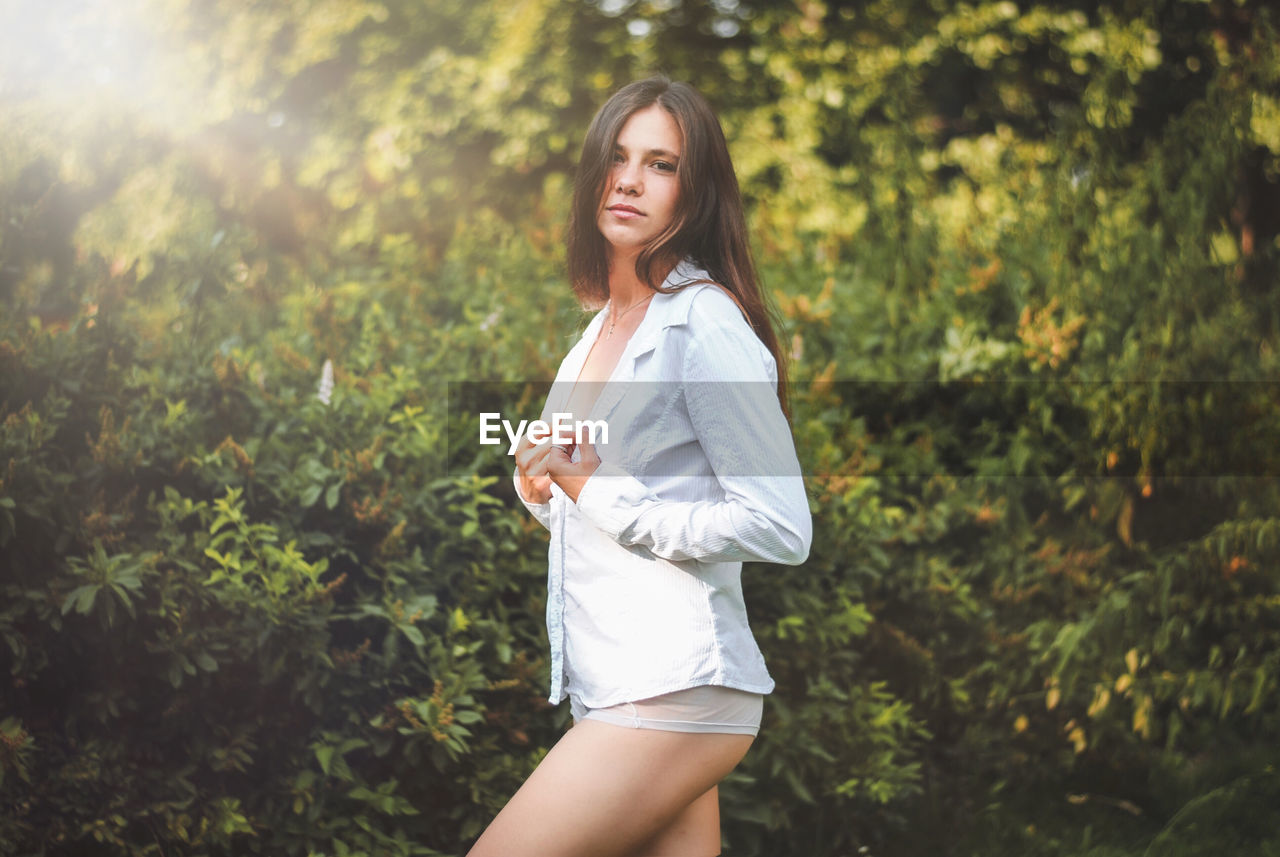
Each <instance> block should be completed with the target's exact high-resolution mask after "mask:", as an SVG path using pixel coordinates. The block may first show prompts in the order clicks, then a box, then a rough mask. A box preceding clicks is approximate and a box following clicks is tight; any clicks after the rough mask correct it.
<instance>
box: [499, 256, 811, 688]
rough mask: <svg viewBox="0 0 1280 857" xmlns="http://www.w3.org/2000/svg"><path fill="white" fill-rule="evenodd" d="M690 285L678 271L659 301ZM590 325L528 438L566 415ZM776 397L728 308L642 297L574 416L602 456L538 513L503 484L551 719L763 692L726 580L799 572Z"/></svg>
mask: <svg viewBox="0 0 1280 857" xmlns="http://www.w3.org/2000/svg"><path fill="white" fill-rule="evenodd" d="M704 278H707V274H706V272H705V271H702V270H700V269H698V268H697V267H696V266H695V265H693V264H692V263H691V262H688V261H686V262H685V263H682V264H681V265H679V266H677V267H676V269H675V270H674V271H672V273H671V275H670V276H668V278H667V281H666V283H665V285H667V286H673V285H680V284H682V283H690V282H692V281H696V280H699V279H704ZM606 314H607V309H606V310H601V311H600V312H599V313H597V314H596V316H595V318H594V319H592V321H591V323H590V325H589V326H588V327H587V329H586V331H585V332H584V333H583V335H582V338H581V339H580V340H579V341H578V342H577V344H576V345H574V347H573V348H572V349H571V350H570V351H569V353H568V354H567V355H566V356H565V358H564V361H563V362H562V363H561V364H560V369H559V371H558V372H557V374H556V380H555V383H554V384H553V385H552V389H551V392H550V394H549V395H548V397H547V404H546V408H545V409H544V411H543V417H542V418H543V419H544V420H547V421H550V419H551V414H553V413H555V412H556V411H557V410H561V411H563V410H565V403H566V402H567V400H568V397H569V395H570V392H571V390H572V387H573V384H574V382H575V381H576V379H577V378H578V376H579V374H580V372H581V370H582V367H583V364H584V363H585V361H586V358H587V353H588V351H589V350H590V348H591V344H592V343H593V342H594V341H595V338H596V336H597V335H598V334H599V333H600V329H601V327H602V325H603V323H604V321H605V317H606ZM776 390H777V368H776V365H775V363H774V359H773V356H772V355H771V354H770V353H769V350H768V349H767V348H765V346H764V344H763V343H761V342H760V340H759V339H758V338H757V337H756V335H755V333H754V332H753V331H752V330H751V328H750V326H749V325H748V324H747V322H746V320H745V319H744V318H743V316H742V314H741V313H740V311H739V310H738V308H737V306H736V305H735V303H734V302H733V300H732V299H731V298H730V297H729V296H728V295H727V293H725V292H724V291H723V290H721V289H719V288H718V287H716V286H714V285H711V284H710V283H697V282H692V284H690V285H686V286H684V287H683V288H681V289H680V291H678V292H675V293H673V294H663V293H657V294H655V295H654V297H653V299H652V300H651V301H650V302H649V306H648V308H647V309H646V310H645V316H644V318H643V320H642V321H641V322H640V325H639V326H638V327H637V329H636V331H635V333H634V334H633V335H632V337H631V340H630V341H629V342H628V343H627V346H626V349H625V350H624V351H623V353H622V356H621V357H620V358H619V359H618V364H617V366H616V368H615V369H614V370H613V374H612V375H611V376H610V378H609V381H608V382H607V383H606V384H605V385H604V386H603V387H602V392H601V393H600V395H599V398H598V399H597V400H596V403H595V405H594V407H593V408H592V409H591V412H590V415H589V417H590V418H591V419H593V420H594V419H604V420H606V421H607V423H608V426H609V433H610V438H609V443H607V444H597V445H596V451H597V453H598V454H599V455H600V458H601V465H600V467H599V468H598V469H597V470H596V471H595V473H594V474H592V476H591V478H590V479H588V480H587V483H586V485H585V486H584V487H583V489H582V491H581V493H580V494H579V497H578V502H577V503H574V502H573V501H572V500H570V499H569V497H568V496H567V495H566V494H565V493H564V492H563V491H562V490H561V489H560V487H559V486H558V485H555V484H554V483H553V484H552V487H551V499H550V500H549V501H548V502H546V503H541V504H536V503H530V502H528V501H527V500H525V499H524V497H523V496H522V495H520V492H519V486H518V484H517V490H516V493H517V496H520V498H521V501H522V502H524V504H525V506H526V507H528V509H529V511H530V512H531V513H532V514H533V515H534V516H535V517H536V518H537V519H538V520H539V521H540V522H542V524H543V525H544V526H546V527H547V528H548V529H549V530H550V531H551V543H550V547H549V550H548V559H549V569H548V575H547V585H548V592H547V634H548V637H549V638H550V642H551V693H550V700H551V702H553V703H558V702H560V701H561V700H563V699H564V697H565V696H566V695H567V694H568V693H569V692H570V691H572V692H573V694H574V695H575V696H577V697H579V698H580V699H581V700H582V701H583V702H584V703H585V704H586V705H587V706H588V707H591V708H601V707H606V706H609V705H614V704H616V703H619V702H627V701H634V700H639V699H647V698H649V697H651V696H657V695H659V694H663V693H668V692H672V691H676V690H683V689H685V688H689V687H696V686H699V685H706V684H714V685H723V686H725V687H732V688H738V689H740V690H746V691H751V692H754V693H769V692H770V691H772V690H773V687H774V682H773V679H772V678H771V677H770V676H769V673H768V670H767V669H766V668H765V663H764V657H763V655H762V654H761V653H760V648H759V646H758V645H757V644H756V641H755V638H754V636H753V635H752V633H751V629H750V627H749V625H748V623H747V611H746V606H745V604H744V601H743V596H742V583H741V574H742V563H743V561H744V560H754V561H763V562H772V563H781V564H785V565H796V564H799V563H802V562H804V560H805V558H806V557H807V556H808V554H809V545H810V541H811V539H812V534H813V524H812V519H811V518H810V513H809V503H808V499H807V497H806V495H805V488H804V480H803V478H802V476H801V474H800V465H799V462H798V460H797V458H796V452H795V446H794V443H793V442H792V439H791V432H790V427H789V426H788V424H787V421H786V417H785V416H784V415H783V413H782V409H781V406H780V405H779V403H778V399H777V392H776ZM762 391H763V392H765V393H767V394H766V395H761V392H762ZM576 454H577V452H576V450H575V457H576Z"/></svg>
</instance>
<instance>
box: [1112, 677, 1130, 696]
mask: <svg viewBox="0 0 1280 857" xmlns="http://www.w3.org/2000/svg"><path fill="white" fill-rule="evenodd" d="M1132 684H1133V676H1132V675H1128V674H1126V675H1122V676H1120V678H1118V679H1116V693H1124V692H1125V691H1126V690H1128V689H1129V686H1130V685H1132Z"/></svg>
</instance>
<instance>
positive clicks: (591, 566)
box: [470, 77, 812, 857]
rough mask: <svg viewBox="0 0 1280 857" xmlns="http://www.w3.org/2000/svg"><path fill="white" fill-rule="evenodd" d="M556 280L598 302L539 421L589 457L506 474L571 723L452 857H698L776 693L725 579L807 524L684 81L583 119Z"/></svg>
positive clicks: (731, 202) (554, 687)
mask: <svg viewBox="0 0 1280 857" xmlns="http://www.w3.org/2000/svg"><path fill="white" fill-rule="evenodd" d="M569 271H570V276H571V278H572V281H573V286H574V289H575V291H576V293H577V294H578V296H579V298H580V299H581V300H582V301H583V303H584V304H586V305H587V306H594V307H601V305H603V308H601V309H600V310H599V312H598V313H597V314H596V316H595V318H594V319H593V320H592V322H591V324H590V325H589V326H588V327H587V329H586V332H585V333H584V334H583V335H582V338H581V340H580V341H579V342H578V343H577V345H576V346H575V347H574V348H573V349H572V350H570V352H569V354H568V355H567V356H566V357H565V359H564V362H563V363H562V364H561V366H560V371H559V373H558V375H557V378H556V382H555V384H553V386H552V391H551V394H550V395H549V396H548V400H547V406H546V410H545V411H544V414H543V419H544V420H547V421H548V422H550V418H551V416H552V415H553V414H555V413H562V414H571V415H573V417H574V419H584V418H590V419H591V420H601V421H604V422H605V423H606V424H607V426H608V432H609V437H608V442H607V443H605V442H604V438H603V437H602V436H598V437H597V441H598V442H597V443H592V442H591V441H590V440H589V439H588V438H586V437H585V436H579V437H578V438H577V440H576V442H574V443H570V444H563V443H560V445H556V444H553V443H550V442H541V443H533V442H530V440H529V439H527V438H526V439H524V440H522V442H521V443H520V445H519V446H518V447H517V450H516V472H515V474H514V478H515V482H516V488H517V491H518V493H519V495H520V497H521V500H522V501H523V502H524V504H525V505H526V506H527V507H528V509H529V510H530V512H531V513H532V514H533V515H534V516H536V517H537V518H538V520H539V521H541V522H542V523H543V524H544V525H546V526H547V527H548V529H550V531H551V548H550V573H549V578H548V582H549V590H548V599H547V630H548V634H549V637H550V641H551V647H552V670H551V672H552V676H551V701H552V702H553V703H558V702H560V701H562V700H563V699H564V697H565V696H568V697H569V700H570V709H571V713H572V716H573V720H574V726H573V727H572V728H571V729H569V730H568V732H567V733H566V734H565V735H564V736H563V737H562V738H561V739H560V741H559V742H558V743H557V744H556V745H555V746H554V747H553V748H552V749H551V751H550V752H549V753H548V754H547V756H546V758H545V759H543V761H542V762H541V764H540V765H539V766H538V768H537V769H536V770H535V771H534V772H533V774H532V776H530V778H529V780H528V781H527V782H526V783H525V784H524V785H523V786H522V787H521V788H520V789H519V791H517V792H516V794H515V796H514V797H512V798H511V800H510V802H508V803H507V805H506V806H505V807H504V808H503V810H502V812H501V813H499V815H498V816H497V818H495V819H494V821H493V822H492V824H490V826H489V827H488V829H487V830H485V832H484V834H483V835H482V836H481V837H480V839H479V840H478V841H477V842H476V844H475V847H474V848H473V849H472V850H471V852H470V855H471V857H521V855H528V857H606V855H619V857H621V856H622V855H635V857H640V856H641V855H667V856H668V857H675V856H676V855H678V856H679V857H712V855H716V854H719V853H720V817H719V805H718V796H717V790H716V784H717V783H718V782H719V781H720V780H721V779H722V778H723V777H724V776H725V775H726V774H727V773H729V771H731V770H732V769H733V767H734V766H735V765H737V764H738V762H739V761H741V759H742V758H743V756H744V755H745V754H746V752H747V748H748V747H750V745H751V742H752V740H753V738H754V736H755V735H756V733H757V731H758V729H759V726H760V714H761V709H762V700H763V695H764V694H767V693H769V692H770V691H772V690H773V687H774V683H773V680H772V679H771V678H770V677H769V674H768V672H767V670H766V669H765V664H764V659H763V657H762V656H761V653H760V650H759V648H758V647H757V645H756V642H755V639H754V638H753V637H752V634H751V630H750V628H749V626H748V624H747V614H746V608H745V606H744V604H743V598H742V586H741V582H740V577H741V571H742V562H743V561H744V560H758V561H764V562H773V563H783V564H797V563H801V562H803V561H804V560H805V558H806V557H807V556H808V552H809V543H810V538H811V535H812V523H811V520H810V516H809V506H808V501H807V499H806V496H805V491H804V484H803V480H802V478H801V476H800V469H799V464H798V462H797V459H796V453H795V447H794V444H793V442H792V438H791V432H790V426H789V423H788V419H787V415H786V411H785V409H784V407H783V402H784V401H785V395H786V376H785V371H784V368H783V362H782V355H781V353H780V351H779V348H778V342H777V338H776V336H775V335H774V331H773V329H772V326H771V323H770V320H769V317H768V315H767V313H766V310H765V306H764V301H763V296H762V293H761V289H760V285H759V283H758V282H757V279H756V275H755V270H754V266H753V265H752V262H751V258H750V253H749V250H748V245H747V238H746V225H745V219H744V216H743V211H742V201H741V197H740V195H739V192H738V184H737V178H736V177H735V175H734V172H733V166H732V164H731V163H730V160H729V152H728V148H727V146H726V145H725V139H724V133H723V131H722V130H721V128H720V123H719V121H718V120H717V119H716V117H715V114H714V113H713V112H712V110H711V108H710V107H709V105H708V104H707V102H706V101H705V100H704V99H703V98H702V96H701V95H699V94H698V93H697V92H696V91H695V90H694V89H693V88H692V87H690V86H689V85H687V84H684V83H678V82H672V81H669V80H667V79H666V78H661V77H658V78H652V79H649V80H643V81H639V82H637V83H633V84H630V85H629V86H626V87H624V88H623V89H621V90H620V91H619V92H617V93H616V94H615V95H614V96H613V97H612V98H610V99H609V101H608V102H607V103H606V104H605V105H604V107H602V108H601V110H600V112H599V113H598V114H597V115H596V117H595V119H594V120H593V121H592V123H591V127H590V129H589V130H588V132H587V138H586V141H585V143H584V145H583V151H582V159H581V162H580V166H579V174H578V177H577V180H576V183H575V187H574V197H573V211H572V222H571V225H570V238H569Z"/></svg>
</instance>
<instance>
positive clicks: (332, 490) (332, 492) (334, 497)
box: [324, 482, 342, 509]
mask: <svg viewBox="0 0 1280 857" xmlns="http://www.w3.org/2000/svg"><path fill="white" fill-rule="evenodd" d="M341 491H342V483H341V482H335V483H333V484H332V485H330V486H329V490H328V491H326V492H324V505H325V507H326V508H329V509H333V508H335V507H336V506H337V505H338V494H339V493H340V492H341Z"/></svg>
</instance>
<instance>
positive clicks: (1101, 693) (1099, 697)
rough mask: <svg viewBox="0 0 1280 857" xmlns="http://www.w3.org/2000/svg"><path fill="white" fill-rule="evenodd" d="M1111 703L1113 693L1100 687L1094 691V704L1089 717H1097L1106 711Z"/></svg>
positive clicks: (1090, 707)
mask: <svg viewBox="0 0 1280 857" xmlns="http://www.w3.org/2000/svg"><path fill="white" fill-rule="evenodd" d="M1110 701H1111V691H1109V690H1107V689H1106V688H1105V687H1103V686H1102V685H1098V686H1097V687H1096V688H1094V691H1093V702H1092V703H1091V704H1090V705H1089V716H1090V717H1097V716H1098V714H1100V713H1101V712H1102V711H1103V710H1105V709H1106V707H1107V703H1109V702H1110Z"/></svg>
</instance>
